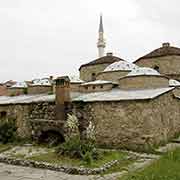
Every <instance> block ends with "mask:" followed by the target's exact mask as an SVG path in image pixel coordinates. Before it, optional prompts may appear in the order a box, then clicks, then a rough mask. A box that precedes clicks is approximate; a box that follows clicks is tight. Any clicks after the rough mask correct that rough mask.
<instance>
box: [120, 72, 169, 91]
mask: <svg viewBox="0 0 180 180" xmlns="http://www.w3.org/2000/svg"><path fill="white" fill-rule="evenodd" d="M168 86H169V79H168V78H166V77H164V76H150V75H148V76H144V75H142V76H127V77H124V78H121V79H119V87H120V88H121V89H144V88H145V89H146V88H150V89H151V88H162V87H168Z"/></svg>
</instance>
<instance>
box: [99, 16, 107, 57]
mask: <svg viewBox="0 0 180 180" xmlns="http://www.w3.org/2000/svg"><path fill="white" fill-rule="evenodd" d="M97 47H98V53H99V57H103V56H104V49H105V47H106V43H105V40H104V29H103V20H102V15H100V24H99V38H98V43H97Z"/></svg>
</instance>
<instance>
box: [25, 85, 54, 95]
mask: <svg viewBox="0 0 180 180" xmlns="http://www.w3.org/2000/svg"><path fill="white" fill-rule="evenodd" d="M51 92H52V86H42V85H40V86H28V94H43V93H47V94H48V93H51Z"/></svg>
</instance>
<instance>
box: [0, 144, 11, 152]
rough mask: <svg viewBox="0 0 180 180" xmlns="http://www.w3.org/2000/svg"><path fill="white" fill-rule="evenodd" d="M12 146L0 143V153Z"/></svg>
mask: <svg viewBox="0 0 180 180" xmlns="http://www.w3.org/2000/svg"><path fill="white" fill-rule="evenodd" d="M11 148H12V145H10V144H0V153H2V152H5V151H7V150H9V149H11Z"/></svg>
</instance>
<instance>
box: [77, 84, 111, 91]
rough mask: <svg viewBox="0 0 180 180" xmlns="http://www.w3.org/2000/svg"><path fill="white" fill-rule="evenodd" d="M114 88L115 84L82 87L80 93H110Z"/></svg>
mask: <svg viewBox="0 0 180 180" xmlns="http://www.w3.org/2000/svg"><path fill="white" fill-rule="evenodd" d="M112 88H113V84H94V85H83V86H81V87H80V91H81V92H84V93H89V92H101V91H109V90H111V89H112Z"/></svg>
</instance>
